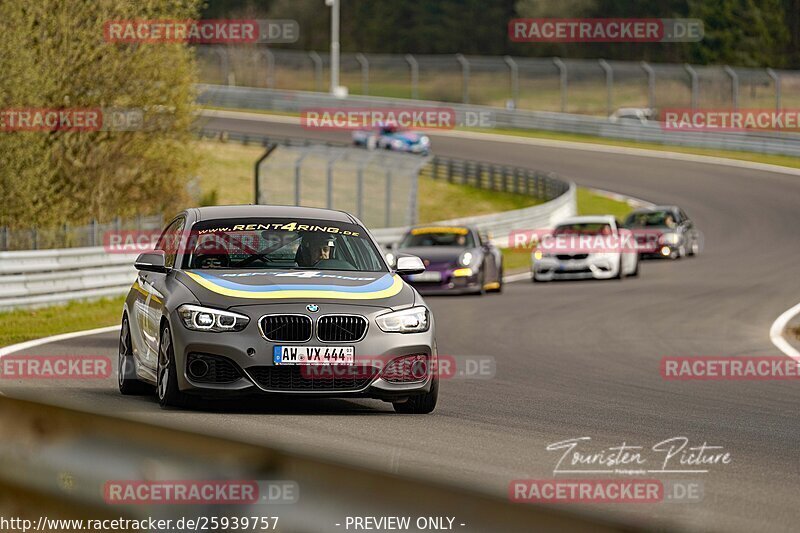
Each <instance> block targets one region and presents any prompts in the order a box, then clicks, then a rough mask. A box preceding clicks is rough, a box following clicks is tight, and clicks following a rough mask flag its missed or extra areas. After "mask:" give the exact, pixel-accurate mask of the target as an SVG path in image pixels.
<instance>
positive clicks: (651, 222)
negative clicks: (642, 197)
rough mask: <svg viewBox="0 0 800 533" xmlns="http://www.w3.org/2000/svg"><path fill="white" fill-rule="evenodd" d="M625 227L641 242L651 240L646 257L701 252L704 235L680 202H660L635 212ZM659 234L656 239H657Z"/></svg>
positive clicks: (673, 256) (643, 253)
mask: <svg viewBox="0 0 800 533" xmlns="http://www.w3.org/2000/svg"><path fill="white" fill-rule="evenodd" d="M624 226H625V227H626V228H627V229H630V230H631V231H633V233H634V236H635V237H636V239H637V241H639V242H640V243H643V242H644V241H647V242H648V245H647V246H646V247H644V251H643V252H642V253H641V254H640V255H641V256H642V257H661V258H669V259H679V258H681V257H685V256H687V255H697V254H698V253H700V250H701V247H702V246H701V245H702V235H701V233H700V232H699V231H698V229H697V228H696V227H695V224H694V221H692V219H691V218H689V215H687V214H686V212H685V211H684V210H683V209H681V208H680V207H678V206H676V205H660V206H653V207H648V208H645V209H638V210H636V211H633V212H632V213H630V214H629V215H628V217H627V218H626V219H625V224H624ZM653 237H655V238H653Z"/></svg>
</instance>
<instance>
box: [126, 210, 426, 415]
mask: <svg viewBox="0 0 800 533" xmlns="http://www.w3.org/2000/svg"><path fill="white" fill-rule="evenodd" d="M136 268H137V269H138V271H139V276H138V279H137V280H136V282H135V283H134V285H133V287H132V289H131V291H130V293H129V294H128V297H127V299H126V301H125V308H124V313H123V318H122V330H121V336H120V361H119V362H120V365H119V368H120V370H119V387H120V391H121V392H122V393H123V394H131V393H141V392H144V391H146V390H147V389H150V390H152V386H155V388H156V391H157V396H158V399H159V402H160V403H161V405H162V406H169V405H187V404H190V403H191V402H192V400H193V399H194V398H196V397H198V396H203V397H219V396H230V395H236V394H245V393H261V394H283V395H315V396H336V397H345V396H349V397H369V398H378V399H381V400H384V401H389V402H392V404H393V405H394V408H395V410H396V411H398V412H402V413H428V412H430V411H432V410H433V409H434V408H435V406H436V401H437V396H438V373H437V370H436V366H437V353H436V341H435V325H434V320H433V315H432V314H431V312H430V310H429V309H428V307H427V306H426V304H425V302H424V301H423V299H422V298H421V297H420V295H419V294H418V293H417V291H416V290H414V289H413V288H412V287H410V286H409V285H408V284H407V283H406V282H405V281H403V279H402V278H401V276H400V275H401V274H411V273H419V272H422V271H423V270H424V266H423V265H422V262H421V261H420V260H419V258H415V257H407V258H404V259H403V260H402V261H399V262H398V265H397V267H396V268H395V269H390V268H389V267H388V265H387V264H386V262H385V260H384V258H383V257H382V255H381V254H380V252H379V247H378V244H377V242H375V240H374V238H373V237H372V236H371V235H370V234H369V232H368V231H367V230H366V229H365V228H364V226H363V225H362V224H361V223H360V222H359V221H358V220H357V219H355V218H354V217H352V216H351V215H349V214H347V213H343V212H338V211H330V210H325V209H313V208H300V207H278V206H231V207H204V208H196V209H189V210H187V211H185V212H183V213H181V214H180V215H178V216H177V217H176V218H175V219H174V220H173V221H172V222H171V223H170V224H169V225H168V227H167V228H166V229H165V230H164V232H163V234H162V236H161V237H160V239H159V241H158V242H157V244H156V248H155V250H154V251H153V252H151V253H146V254H142V255H141V256H139V258H138V259H137V262H136Z"/></svg>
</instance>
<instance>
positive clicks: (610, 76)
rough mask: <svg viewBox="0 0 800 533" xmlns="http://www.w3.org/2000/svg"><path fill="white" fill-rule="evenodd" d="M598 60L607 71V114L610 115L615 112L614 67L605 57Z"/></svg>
mask: <svg viewBox="0 0 800 533" xmlns="http://www.w3.org/2000/svg"><path fill="white" fill-rule="evenodd" d="M597 62H598V63H600V68H602V69H603V70H604V71H605V73H606V115H608V116H610V115H611V113H613V112H614V69H613V68H611V65H609V64H608V61H606V60H605V59H598V60H597Z"/></svg>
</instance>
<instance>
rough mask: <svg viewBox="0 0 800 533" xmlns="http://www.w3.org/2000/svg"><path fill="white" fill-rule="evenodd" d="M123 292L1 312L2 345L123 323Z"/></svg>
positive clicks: (0, 332) (0, 333)
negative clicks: (81, 300)
mask: <svg viewBox="0 0 800 533" xmlns="http://www.w3.org/2000/svg"><path fill="white" fill-rule="evenodd" d="M124 301H125V298H124V297H123V296H120V297H118V298H107V299H104V300H98V301H95V302H71V303H68V304H66V305H60V306H52V307H43V308H41V309H20V310H16V311H8V312H3V313H0V346H8V345H9V344H16V343H18V342H25V341H28V340H31V339H38V338H41V337H47V336H50V335H58V334H59V333H69V332H72V331H81V330H84V329H93V328H101V327H104V326H113V325H116V324H119V322H120V317H121V316H122V303H123V302H124Z"/></svg>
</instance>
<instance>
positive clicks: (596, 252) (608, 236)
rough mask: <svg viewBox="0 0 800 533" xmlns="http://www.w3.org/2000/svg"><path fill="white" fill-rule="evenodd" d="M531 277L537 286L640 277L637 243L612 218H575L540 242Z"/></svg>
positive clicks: (559, 225) (535, 253) (564, 223)
mask: <svg viewBox="0 0 800 533" xmlns="http://www.w3.org/2000/svg"><path fill="white" fill-rule="evenodd" d="M531 274H532V276H531V277H532V278H533V281H534V282H539V281H551V280H559V279H587V278H594V279H622V278H623V277H626V276H637V275H638V274H639V253H638V249H637V245H636V240H635V239H634V238H633V233H632V232H631V231H630V230H627V229H624V228H622V225H621V224H620V223H619V222H618V221H617V220H616V219H615V218H614V217H613V216H611V215H602V216H583V217H572V218H569V219H566V220H564V221H562V222H561V223H560V224H558V225H557V226H556V227H555V229H554V230H553V231H552V232H551V233H549V234H546V235H544V236H543V237H542V238H541V239H540V241H539V242H538V244H537V246H536V247H535V249H534V250H533V252H532V256H531Z"/></svg>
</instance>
